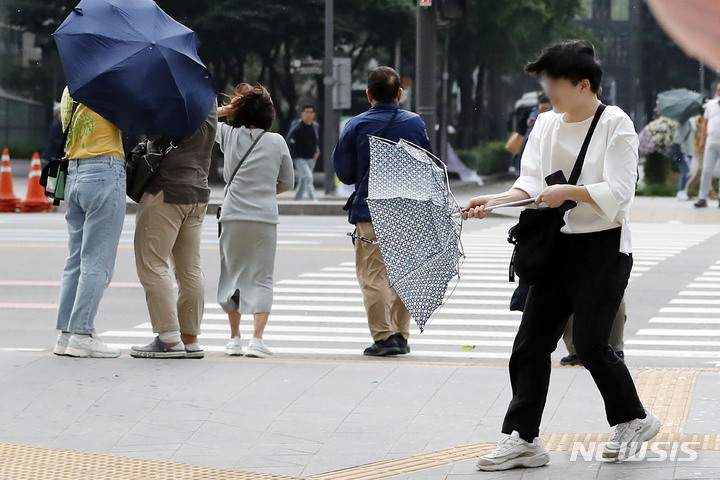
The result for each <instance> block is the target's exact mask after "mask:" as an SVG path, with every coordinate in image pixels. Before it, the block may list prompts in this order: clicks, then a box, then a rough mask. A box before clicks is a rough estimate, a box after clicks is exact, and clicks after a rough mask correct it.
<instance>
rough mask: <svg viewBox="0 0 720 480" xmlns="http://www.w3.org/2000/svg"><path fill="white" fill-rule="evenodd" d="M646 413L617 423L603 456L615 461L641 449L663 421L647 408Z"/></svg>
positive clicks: (628, 456)
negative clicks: (642, 416)
mask: <svg viewBox="0 0 720 480" xmlns="http://www.w3.org/2000/svg"><path fill="white" fill-rule="evenodd" d="M645 413H646V415H647V416H646V417H645V418H636V419H635V420H630V421H629V422H624V423H618V424H617V425H615V430H614V431H613V434H612V436H611V437H610V440H608V442H607V443H606V444H605V448H604V449H603V453H602V456H603V458H605V459H608V460H614V461H622V460H626V459H628V458H630V457H632V456H634V455H636V454H637V453H638V452H639V451H640V448H641V447H642V444H643V442H646V441H648V440H650V439H651V438H653V437H654V436H655V435H657V434H658V432H659V431H660V427H662V422H661V421H660V419H659V418H658V417H657V416H656V415H655V414H653V413H652V412H651V411H650V410H648V409H647V408H646V409H645Z"/></svg>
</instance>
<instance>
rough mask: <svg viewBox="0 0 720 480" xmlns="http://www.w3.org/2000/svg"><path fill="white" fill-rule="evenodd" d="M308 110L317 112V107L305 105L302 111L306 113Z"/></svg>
mask: <svg viewBox="0 0 720 480" xmlns="http://www.w3.org/2000/svg"><path fill="white" fill-rule="evenodd" d="M308 108H310V109H312V111H313V112H315V105H305V106H303V108H302V111H303V112H304V111H305V110H307V109H308Z"/></svg>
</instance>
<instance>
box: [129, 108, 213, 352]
mask: <svg viewBox="0 0 720 480" xmlns="http://www.w3.org/2000/svg"><path fill="white" fill-rule="evenodd" d="M216 130H217V108H213V109H212V111H211V112H210V114H209V115H208V117H207V119H206V120H205V122H204V123H203V124H202V125H201V126H200V128H198V130H197V131H196V132H195V133H194V134H193V135H192V136H191V137H190V138H187V139H185V140H182V141H180V142H179V143H176V142H173V143H174V145H175V146H176V148H174V149H171V150H170V151H169V153H167V154H166V155H165V157H164V158H163V161H162V164H161V166H160V169H159V170H158V173H157V175H156V176H155V178H154V179H153V182H152V183H151V185H150V186H149V187H148V188H147V189H146V190H145V193H144V194H143V196H142V199H141V200H140V205H139V207H138V212H137V215H136V217H135V263H136V266H137V273H138V277H139V278H140V283H142V286H143V288H144V289H145V299H146V300H147V305H148V311H149V313H150V321H151V323H152V326H153V331H154V332H155V333H157V337H156V338H155V340H153V341H152V342H151V343H150V344H148V345H146V346H142V347H132V349H131V350H130V355H131V356H132V357H136V358H203V357H204V356H205V354H204V352H203V350H202V349H201V348H200V346H199V344H198V340H197V337H198V335H200V324H201V322H202V317H203V313H204V310H205V276H204V274H203V270H202V263H201V259H200V239H201V236H202V225H203V220H204V219H205V212H206V210H207V204H208V201H209V199H210V188H209V186H208V173H209V171H210V155H211V151H212V147H213V143H214V142H215V131H216ZM168 145H169V143H168V142H166V141H165V139H157V140H155V141H154V142H150V143H149V144H148V150H152V149H153V148H160V149H162V151H168V150H167V149H168V148H169V146H168ZM171 268H172V270H174V273H175V275H174V276H175V280H177V284H178V294H177V296H176V295H175V291H174V288H173V275H172V273H171Z"/></svg>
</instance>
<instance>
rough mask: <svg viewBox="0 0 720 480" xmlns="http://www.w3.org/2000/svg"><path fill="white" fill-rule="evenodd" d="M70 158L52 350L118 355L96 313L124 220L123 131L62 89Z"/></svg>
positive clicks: (85, 355) (82, 354)
mask: <svg viewBox="0 0 720 480" xmlns="http://www.w3.org/2000/svg"><path fill="white" fill-rule="evenodd" d="M61 108H62V111H61V120H62V123H63V128H66V127H67V126H68V125H70V130H69V132H68V140H67V143H66V144H65V152H66V157H67V158H68V159H69V165H68V177H67V182H66V185H65V202H66V204H67V211H66V213H65V219H66V221H67V225H68V234H69V238H68V250H69V255H68V257H67V260H66V261H65V269H64V271H63V277H62V283H61V286H60V301H59V305H58V317H57V329H58V330H60V334H59V335H58V340H57V344H56V345H55V349H54V353H55V354H56V355H67V356H72V357H118V356H120V352H119V351H118V350H116V349H114V348H112V347H110V346H109V345H107V344H105V343H104V342H103V341H102V339H101V338H100V337H98V336H97V335H96V334H95V315H96V314H97V310H98V306H99V304H100V300H101V299H102V296H103V293H104V292H105V288H106V287H107V285H108V284H109V283H110V279H111V278H112V272H113V269H114V267H115V257H116V255H117V247H118V243H119V242H120V234H121V232H122V227H123V222H124V220H125V205H126V203H125V154H124V152H123V146H122V132H121V131H120V130H119V129H118V128H117V127H116V126H115V125H113V124H112V123H111V122H109V121H108V120H106V119H104V118H103V117H101V116H100V115H98V114H97V113H96V112H94V111H92V110H91V109H90V108H89V107H87V106H85V105H83V104H76V103H75V102H74V101H73V99H72V98H71V97H70V93H69V91H68V89H67V87H66V88H65V91H64V92H63V96H62V100H61Z"/></svg>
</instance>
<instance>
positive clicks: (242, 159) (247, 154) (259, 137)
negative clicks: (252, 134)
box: [223, 130, 265, 197]
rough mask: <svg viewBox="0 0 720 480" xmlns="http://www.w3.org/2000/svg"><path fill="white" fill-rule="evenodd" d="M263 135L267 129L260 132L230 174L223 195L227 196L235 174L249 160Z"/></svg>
mask: <svg viewBox="0 0 720 480" xmlns="http://www.w3.org/2000/svg"><path fill="white" fill-rule="evenodd" d="M263 135H265V130H263V131H262V132H261V133H260V135H258V137H257V138H256V139H255V141H254V142H253V143H252V145H250V148H249V149H248V151H247V152H245V155H243V157H242V158H241V159H240V163H238V164H237V167H235V170H233V173H232V175H231V176H230V180H228V183H227V185H225V193H224V194H223V197H225V196H227V192H228V190H229V189H230V184H231V183H232V181H233V180H234V179H235V175H237V172H238V170H240V167H242V164H243V163H245V160H247V158H248V156H249V155H250V152H252V151H253V149H254V148H255V145H257V143H258V142H259V141H260V139H261V138H262V136H263Z"/></svg>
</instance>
